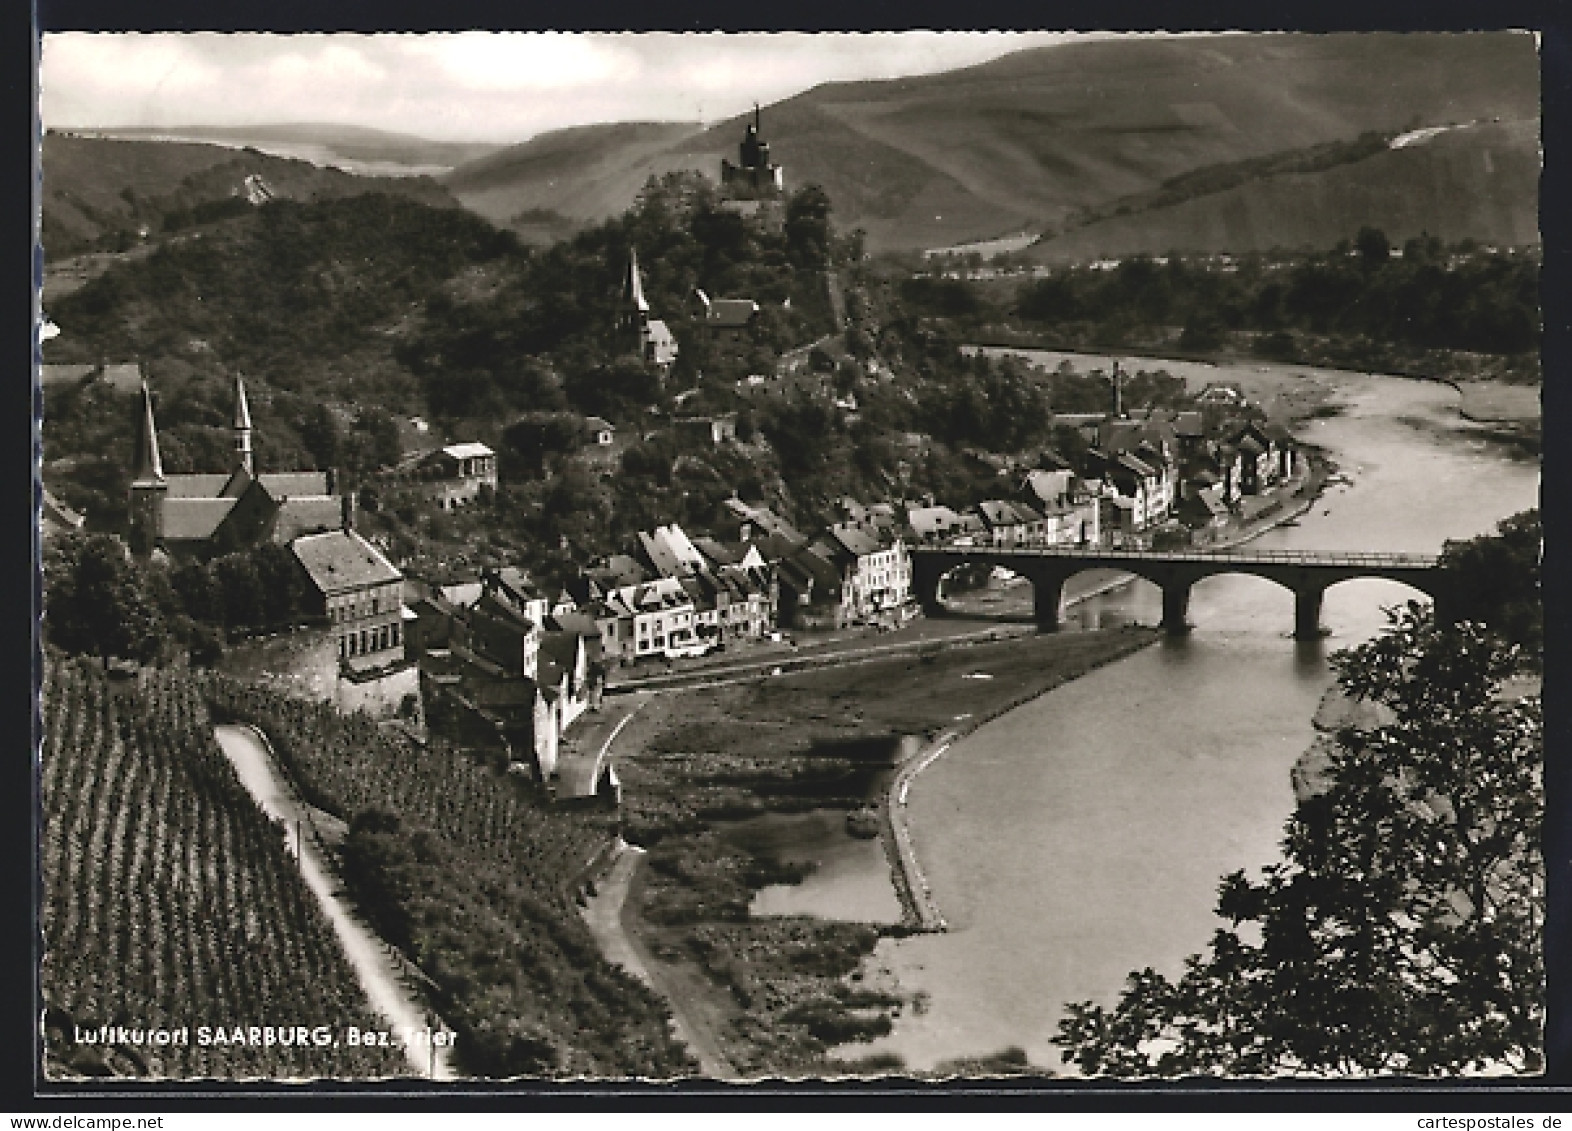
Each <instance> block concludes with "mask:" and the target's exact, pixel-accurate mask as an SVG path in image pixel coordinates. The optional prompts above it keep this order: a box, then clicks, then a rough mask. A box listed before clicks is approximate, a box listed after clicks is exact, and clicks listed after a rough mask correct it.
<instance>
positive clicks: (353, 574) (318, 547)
mask: <svg viewBox="0 0 1572 1131" xmlns="http://www.w3.org/2000/svg"><path fill="white" fill-rule="evenodd" d="M291 548H292V549H293V550H294V553H295V557H296V558H297V559H298V560H299V562H300V564H301V565H302V566H303V567H305V570H306V573H307V574H309V575H310V577H311V581H312V584H314V585H315V586H316V587H317V589H318V590H320V591H321V592H322V593H323V594H324V595H330V594H334V593H342V592H345V591H347V590H350V589H359V588H362V587H364V586H367V585H378V584H382V583H387V582H396V581H399V580H401V579H402V577H403V575H402V574H401V573H399V571H398V570H397V569H395V568H394V567H393V564H392V563H391V562H389V561H388V560H387V558H385V557H383V556H382V551H380V550H378V549H377V548H376V547H375V546H373V545H372V544H371V543H370V542H367V541H366V540H365V539H364V538H362V537H361V536H360V535H359V534H356V533H355V532H354V531H353V530H333V531H329V532H328V533H326V534H310V535H307V536H306V537H304V538H299V539H296V541H295V543H294V545H293V546H292V547H291Z"/></svg>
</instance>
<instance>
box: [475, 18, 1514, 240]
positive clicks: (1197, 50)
mask: <svg viewBox="0 0 1572 1131" xmlns="http://www.w3.org/2000/svg"><path fill="white" fill-rule="evenodd" d="M1538 106H1539V90H1538V60H1537V57H1536V54H1535V48H1534V43H1533V40H1532V39H1531V38H1530V37H1528V36H1524V35H1511V34H1481V35H1466V36H1465V35H1397V34H1391V35H1329V36H1314V35H1273V36H1247V35H1238V36H1218V37H1205V38H1202V37H1195V38H1174V39H1155V38H1139V39H1137V38H1129V39H1119V40H1104V41H1097V42H1092V43H1070V44H1059V45H1054V46H1050V47H1043V48H1037V49H1034V50H1031V51H1023V52H1019V53H1017V54H1014V55H1008V56H1005V57H1004V58H1001V59H997V60H994V61H992V62H989V63H985V64H982V65H980V66H976V67H968V68H965V69H962V70H957V71H951V72H946V73H943V74H938V75H927V76H920V77H913V78H903V79H896V80H889V81H879V82H855V83H829V84H825V85H822V86H819V87H815V88H814V89H812V90H810V91H807V92H805V93H803V94H801V95H798V96H796V97H794V98H791V99H787V100H785V101H783V102H781V103H778V104H776V105H773V106H771V107H768V108H767V109H766V110H765V112H764V130H763V132H764V135H765V137H766V139H767V140H768V141H769V142H770V146H771V151H772V156H773V157H774V159H775V160H777V161H779V162H780V163H781V164H782V165H784V166H785V169H786V178H787V183H788V185H791V186H801V185H804V184H808V183H811V182H817V183H819V184H820V185H822V186H823V187H824V189H825V190H826V191H827V192H828V193H829V195H830V197H831V198H832V199H833V200H834V201H835V202H836V208H837V213H838V218H839V220H840V222H841V224H842V225H843V226H844V227H845V228H847V229H851V228H854V227H862V228H864V229H865V230H866V231H867V233H868V246H869V247H870V248H871V249H873V250H880V249H908V250H910V249H920V248H928V247H938V246H945V245H948V244H952V243H957V242H961V241H963V240H968V239H976V238H985V237H989V236H997V235H1000V234H1002V233H1004V232H1011V231H1019V230H1020V229H1021V228H1023V227H1031V228H1035V229H1037V230H1044V229H1048V228H1055V227H1058V226H1061V225H1062V224H1063V223H1064V222H1065V220H1066V219H1068V218H1069V217H1070V216H1071V215H1072V214H1073V213H1075V212H1076V211H1077V210H1083V209H1087V208H1090V207H1094V206H1096V205H1098V204H1100V203H1103V202H1106V201H1109V200H1114V199H1117V198H1119V197H1124V196H1130V195H1133V194H1137V193H1142V192H1148V191H1151V190H1154V189H1156V188H1157V187H1158V186H1160V185H1161V184H1162V183H1163V182H1164V181H1165V180H1168V179H1170V178H1172V177H1175V176H1178V175H1180V174H1182V173H1185V172H1188V171H1191V170H1195V169H1200V168H1204V167H1206V166H1210V165H1217V164H1221V163H1226V162H1231V161H1239V160H1244V159H1247V158H1251V157H1258V156H1261V155H1264V154H1269V153H1274V152H1280V151H1283V150H1288V149H1297V148H1304V147H1309V146H1314V145H1319V144H1323V143H1326V142H1332V141H1340V140H1351V139H1353V138H1356V137H1358V136H1359V135H1360V134H1362V133H1366V132H1367V131H1372V130H1373V131H1380V132H1387V133H1396V132H1399V131H1402V130H1405V129H1410V128H1413V127H1415V126H1420V125H1443V124H1447V123H1453V122H1465V121H1474V120H1478V119H1484V120H1489V119H1492V118H1496V117H1500V118H1503V119H1505V120H1508V121H1526V120H1530V119H1534V118H1536V117H1537V115H1538ZM745 121H746V119H745V117H737V118H734V119H730V120H728V121H725V122H721V123H719V124H717V125H715V126H713V127H711V128H709V129H705V130H702V131H693V132H690V133H687V134H686V135H684V134H683V132H682V131H683V130H684V129H685V128H686V127H681V126H672V127H667V128H669V129H670V131H671V133H672V134H673V135H675V136H672V137H669V138H667V139H666V142H665V144H662V139H661V137H660V131H659V130H657V129H655V128H652V127H647V126H646V127H639V129H640V131H641V132H639V133H638V134H637V137H636V140H633V141H630V136H629V133H628V132H627V130H628V127H624V126H599V127H587V128H585V129H582V130H577V131H570V132H571V133H572V135H573V136H572V138H571V142H572V145H571V148H572V151H573V159H572V161H571V162H551V161H532V160H521V161H517V162H515V161H513V160H512V157H510V155H513V156H517V157H523V156H525V155H526V154H527V152H528V150H529V147H530V146H534V145H536V144H537V143H541V144H542V145H543V147H546V148H550V147H552V146H558V145H561V144H563V142H564V141H565V140H566V139H562V138H555V139H553V138H544V139H536V141H535V142H531V143H527V145H526V146H523V147H516V148H514V149H510V150H504V151H502V152H501V153H498V154H495V155H493V156H492V157H491V158H487V159H486V162H487V165H486V168H487V169H489V170H490V175H489V176H488V177H487V178H486V180H485V182H484V187H483V188H481V187H480V186H477V185H475V184H473V183H472V182H471V181H470V177H471V175H472V170H471V169H470V168H467V167H461V168H459V169H458V170H455V172H454V173H453V174H451V175H450V176H449V177H448V178H446V182H447V184H448V186H449V187H450V188H451V189H452V190H453V192H454V194H455V195H456V196H457V197H458V198H459V199H460V200H461V201H463V202H464V203H465V204H466V205H468V206H470V207H474V208H480V209H483V210H486V214H487V215H491V216H494V217H503V216H505V215H508V214H510V213H509V210H510V209H511V210H512V211H514V212H516V211H520V210H522V209H524V208H528V207H545V208H554V209H557V210H559V211H565V212H569V214H571V215H576V216H582V217H583V218H585V219H600V218H604V217H607V216H610V215H613V214H615V213H617V212H620V211H621V210H622V209H623V208H625V207H626V206H627V205H628V204H629V203H630V202H631V201H632V199H633V197H634V195H635V194H636V193H637V192H638V190H639V188H640V187H641V186H642V184H643V183H644V180H645V179H646V177H647V176H648V175H649V173H651V172H659V171H664V170H665V169H669V168H677V167H684V168H698V169H702V170H703V171H704V172H706V173H707V174H708V175H710V176H716V175H718V169H719V164H720V159H721V157H722V156H733V157H734V155H735V150H736V145H737V143H738V141H740V139H741V137H742V133H743V128H744V125H745ZM1460 190H1462V191H1467V192H1473V191H1476V189H1475V188H1474V187H1472V186H1469V185H1460ZM1478 191H1483V189H1482V187H1481V188H1480V189H1479V190H1478ZM1453 195H1454V196H1455V195H1456V194H1455V193H1454V194H1453ZM1351 203H1357V202H1351ZM1528 207H1530V208H1531V207H1532V204H1529V205H1528ZM570 210H573V211H570ZM1350 219H1352V220H1353V221H1354V225H1355V227H1356V228H1357V226H1358V218H1357V217H1351V218H1350Z"/></svg>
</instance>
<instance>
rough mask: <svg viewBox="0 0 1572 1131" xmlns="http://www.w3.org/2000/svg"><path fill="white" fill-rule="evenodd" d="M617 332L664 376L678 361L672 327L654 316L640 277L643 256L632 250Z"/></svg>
mask: <svg viewBox="0 0 1572 1131" xmlns="http://www.w3.org/2000/svg"><path fill="white" fill-rule="evenodd" d="M617 332H618V334H619V336H621V337H623V338H625V339H626V340H628V341H629V342H630V343H637V344H636V347H635V350H636V352H637V353H638V355H639V357H640V358H642V359H643V361H644V363H645V364H646V365H653V366H655V367H656V368H657V369H659V370H660V371H661V372H662V373H664V372H666V370H668V369H670V368H671V367H672V365H673V363H675V362H676V360H677V339H676V336H675V335H673V334H672V332H671V328H670V327H668V326H667V325H666V323H664V322H662V321H661V320H660V319H658V318H651V317H650V303H649V299H647V298H645V297H644V279H643V278H642V277H641V276H640V275H639V253H638V251H637V250H636V249H630V250H629V251H628V273H627V275H626V276H625V277H624V278H623V281H622V305H621V308H620V310H619V311H618V314H617Z"/></svg>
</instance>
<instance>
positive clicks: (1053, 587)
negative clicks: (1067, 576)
mask: <svg viewBox="0 0 1572 1131" xmlns="http://www.w3.org/2000/svg"><path fill="white" fill-rule="evenodd" d="M1032 615H1033V616H1034V617H1035V618H1036V620H1037V630H1038V631H1039V632H1058V631H1059V626H1060V625H1061V624H1063V623H1064V578H1062V577H1033V578H1032Z"/></svg>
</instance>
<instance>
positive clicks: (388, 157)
mask: <svg viewBox="0 0 1572 1131" xmlns="http://www.w3.org/2000/svg"><path fill="white" fill-rule="evenodd" d="M80 132H81V133H82V134H83V135H84V136H91V137H100V138H113V139H117V140H121V141H169V142H188V143H199V144H207V145H220V146H225V147H228V148H231V149H255V150H257V151H258V152H260V153H267V154H271V155H272V156H274V157H288V158H293V159H295V160H299V161H309V162H311V163H312V164H313V165H323V166H327V167H331V168H335V169H342V170H343V171H344V172H346V173H356V174H359V175H360V176H368V177H416V176H428V177H434V176H439V175H441V174H443V173H447V172H451V171H452V170H453V169H454V168H456V167H457V166H459V165H462V164H464V163H465V162H468V161H474V160H477V159H479V158H482V157H484V156H486V155H487V154H489V153H493V152H495V151H496V150H498V149H501V148H502V146H500V145H496V144H492V143H489V142H453V141H434V140H432V139H430V138H423V137H415V136H413V135H411V134H399V133H389V132H388V131H386V130H373V129H367V128H365V127H363V126H344V125H334V124H325V123H299V124H287V125H259V126H178V127H170V128H153V127H147V128H142V127H123V128H118V129H101V130H87V131H80Z"/></svg>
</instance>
